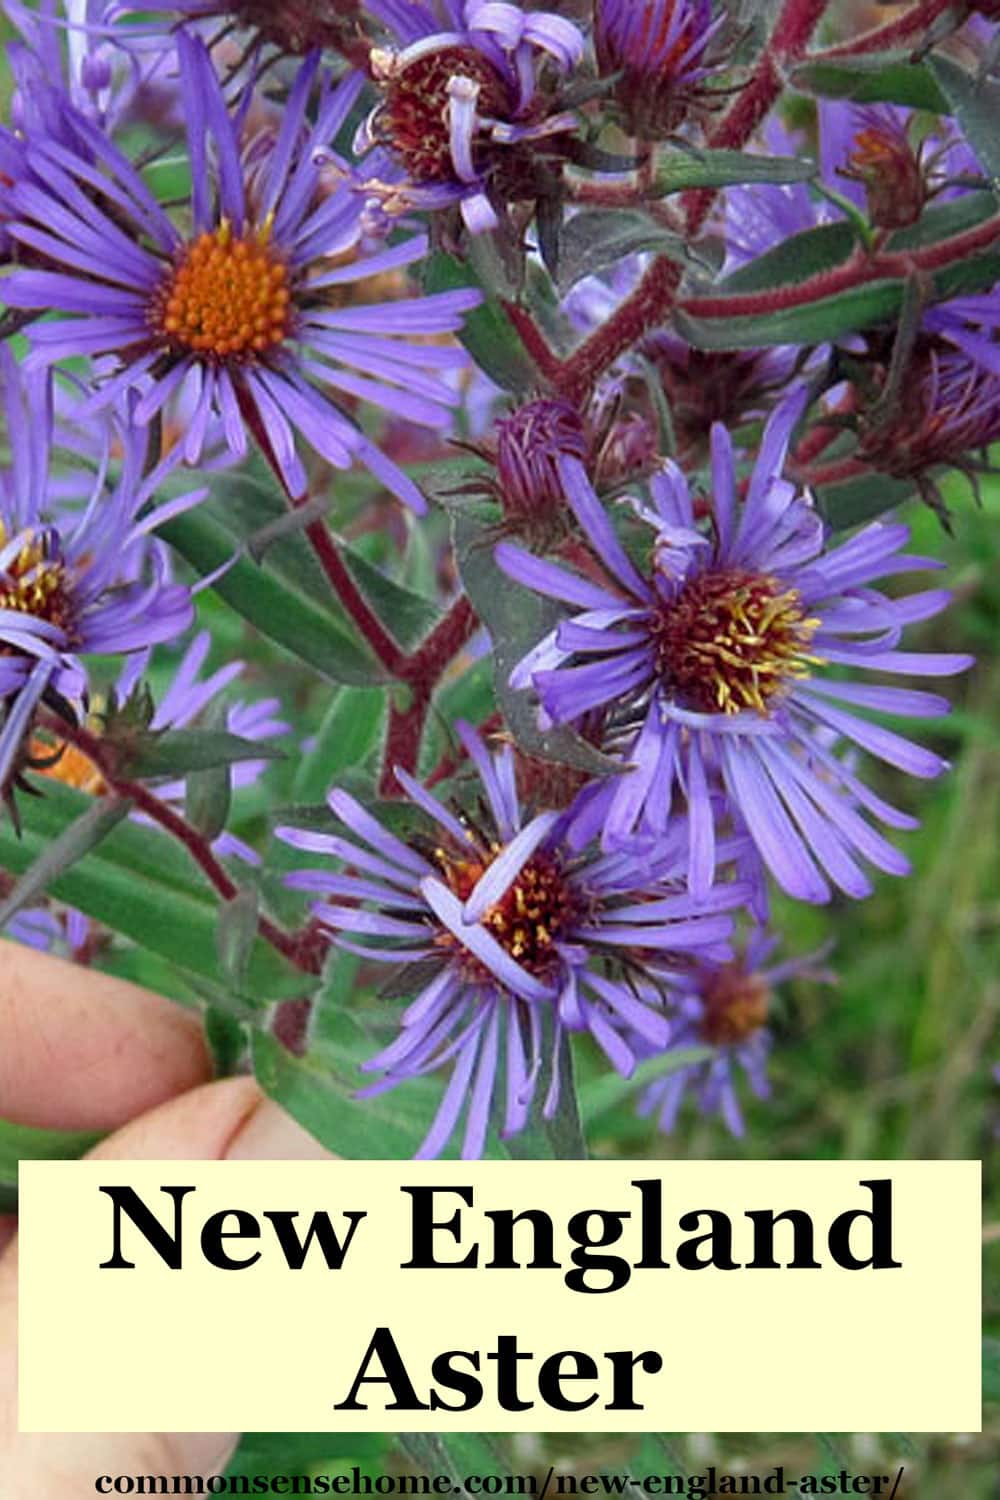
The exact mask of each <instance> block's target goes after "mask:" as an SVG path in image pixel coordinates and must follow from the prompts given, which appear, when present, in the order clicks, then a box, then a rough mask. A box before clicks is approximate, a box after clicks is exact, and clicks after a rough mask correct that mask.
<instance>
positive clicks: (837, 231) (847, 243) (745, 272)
mask: <svg viewBox="0 0 1000 1500" xmlns="http://www.w3.org/2000/svg"><path fill="white" fill-rule="evenodd" d="M856 245H857V240H856V239H855V236H854V231H853V229H852V228H851V226H850V224H847V223H843V222H841V221H839V220H838V221H837V223H835V224H820V225H818V226H817V227H816V228H815V229H804V230H803V231H802V232H801V234H793V235H792V236H791V238H790V239H787V240H782V242H781V243H780V244H779V245H775V247H774V249H773V250H768V251H766V252H765V254H763V255H758V257H757V259H756V260H752V261H750V262H749V264H748V265H745V266H741V267H740V268H739V270H738V271H734V272H733V273H732V275H731V276H727V277H726V279H725V280H724V281H721V282H720V283H719V284H718V286H717V287H715V288H714V290H715V291H716V292H718V293H720V294H722V295H725V294H726V293H727V292H740V293H743V292H770V291H774V290H775V289H776V288H777V287H782V286H797V285H798V284H799V282H802V281H808V280H809V279H810V278H811V277H813V276H820V275H822V273H823V272H824V271H832V270H834V269H835V268H836V267H837V266H842V265H843V264H844V262H845V261H846V260H848V259H849V258H850V256H851V254H852V252H853V251H854V249H855V246H856Z"/></svg>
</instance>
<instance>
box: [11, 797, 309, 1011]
mask: <svg viewBox="0 0 1000 1500" xmlns="http://www.w3.org/2000/svg"><path fill="white" fill-rule="evenodd" d="M97 805H98V806H100V803H98V804H97ZM94 806H95V803H94V800H93V799H92V798H90V797H88V796H86V795H85V794H84V793H83V792H78V791H75V790H74V789H73V788H72V787H67V786H62V785H61V784H60V783H58V782H55V781H53V782H47V783H46V786H45V795H44V796H42V797H38V798H32V799H25V801H24V802H23V804H22V808H21V812H22V823H23V834H22V837H21V838H20V839H19V838H18V837H17V836H16V834H15V833H14V830H13V829H12V828H11V827H10V826H9V824H3V825H0V869H4V870H8V871H10V872H11V873H12V874H14V875H21V874H23V873H24V872H25V871H26V870H29V869H31V868H32V866H33V865H34V864H35V863H36V861H37V860H38V859H39V858H40V857H41V856H42V855H43V854H44V853H45V851H46V850H48V849H50V848H51V846H52V844H53V843H54V842H55V841H56V840H58V839H59V838H60V836H61V835H62V834H63V833H64V832H65V830H66V828H67V826H68V825H70V824H72V823H73V822H74V821H75V820H76V819H78V818H80V817H81V816H82V815H83V814H84V813H86V812H89V811H91V810H92V809H93V807H94ZM104 810H105V811H106V807H105V809H104ZM48 893H49V894H50V895H51V896H54V897H55V898H56V899H57V900H59V901H64V902H65V903H66V904H67V905H68V906H73V907H76V908H77V909H78V910H79V911H82V912H84V913H85V914H86V915H87V916H89V917H92V918H93V919H94V920H95V921H97V922H100V923H102V924H103V925H104V926H105V927H108V928H110V929H111V930H112V931H113V932H118V933H121V934H122V935H123V936H124V937H127V938H130V939H131V940H132V941H133V942H135V943H138V944H140V945H141V946H143V947H146V948H148V949H150V950H151V951H152V952H153V953H157V954H159V955H160V956H161V957H163V958H166V959H169V960H170V961H171V962H172V963H174V964H176V965H177V966H178V967H179V968H181V969H183V970H185V971H186V972H188V973H191V974H197V975H203V976H204V977H205V978H207V979H209V980H213V981H215V982H219V981H221V980H222V977H223V976H222V974H221V972H220V968H219V961H218V956H217V953H216V926H217V922H218V914H219V901H218V897H217V895H216V893H215V892H214V891H213V890H212V888H211V886H210V885H209V884H208V882H207V881H206V880H205V879H204V877H202V876H201V874H200V873H199V872H198V870H197V869H196V868H195V866H194V864H193V862H192V861H191V859H190V857H189V856H188V854H187V853H186V852H185V850H184V849H183V848H182V847H181V846H180V845H179V844H178V843H176V842H175V841H174V840H173V839H171V838H170V837H168V835H167V834H165V833H163V832H161V830H160V829H158V828H152V827H149V826H146V825H139V824H136V823H133V822H131V821H129V820H127V819H126V820H124V821H122V822H120V823H119V824H118V826H117V827H116V828H114V829H113V830H112V831H111V833H109V834H108V835H107V836H106V837H105V838H104V839H103V840H102V842H101V843H100V844H99V845H98V846H97V847H96V848H93V849H92V850H91V851H90V852H89V853H88V854H87V856H86V858H84V859H81V860H79V861H78V862H77V863H76V864H74V865H72V866H71V867H70V868H68V869H65V870H63V871H62V872H61V873H60V874H58V875H56V876H55V878H54V879H52V880H51V882H50V883H49V885H48ZM247 986H248V991H249V997H248V998H250V999H251V1000H252V1001H253V1002H254V1003H256V1004H264V1003H266V1002H267V1001H268V1000H273V999H280V998H283V997H284V996H286V995H288V994H294V993H301V989H302V976H301V975H298V974H297V973H296V972H295V971H294V970H293V969H292V968H291V967H290V966H289V965H288V964H287V963H286V962H285V960H284V959H283V958H281V957H280V955H279V954H277V953H275V952H274V950H273V949H272V948H270V947H269V946H268V945H267V944H266V943H264V942H262V941H260V940H258V941H257V942H256V943H255V944H254V951H253V956H252V959H251V963H250V967H249V973H248V978H247Z"/></svg>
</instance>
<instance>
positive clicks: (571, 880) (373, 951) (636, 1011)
mask: <svg viewBox="0 0 1000 1500" xmlns="http://www.w3.org/2000/svg"><path fill="white" fill-rule="evenodd" d="M458 728H459V734H460V735H461V737H462V741H463V744H464V745H465V748H466V750H467V752H468V754H469V755H470V757H471V759H472V760H473V762H474V764H475V767H476V770H477V771H478V773H479V776H480V778H481V780H482V785H483V788H484V790H485V793H486V798H487V801H488V814H489V819H490V824H491V826H489V827H481V826H479V822H478V821H477V822H473V821H472V820H471V819H469V818H465V817H462V816H460V815H456V813H455V812H453V811H452V810H451V809H450V808H448V807H446V806H445V805H444V804H443V803H441V802H439V801H438V800H437V799H436V798H435V797H433V796H432V795H431V794H430V793H429V792H427V791H426V790H425V789H424V788H423V787H422V786H421V785H420V784H419V782H417V781H415V780H414V779H413V778H412V777H410V776H408V775H407V774H406V772H405V771H397V773H396V774H397V777H398V778H399V780H400V782H401V783H402V785H403V786H404V788H405V790H406V792H407V794H408V796H409V797H410V799H411V801H412V802H414V803H415V804H416V806H417V807H419V808H420V809H421V810H422V811H423V812H424V813H426V814H427V815H428V816H429V817H430V819H431V820H432V822H433V835H432V837H431V839H429V840H426V841H420V842H419V844H407V843H404V842H403V841H402V840H401V839H399V838H397V837H396V836H395V835H393V834H391V833H389V832H388V831H387V830H386V829H384V828H382V827H381V825H380V824H379V823H378V822H376V820H375V819H374V818H373V817H372V816H371V815H370V814H369V813H367V812H366V811H365V810H364V809H363V808H362V807H361V806H360V805H359V804H358V803H357V802H355V800H354V799H353V798H352V797H350V796H349V795H348V794H347V793H346V792H344V791H338V790H334V791H332V792H331V793H330V797H329V804H330V807H331V809H332V810H333V812H334V813H335V814H336V816H337V817H338V818H339V819H340V820H341V822H342V823H343V824H345V825H346V828H347V830H348V833H349V835H350V836H349V837H347V838H342V837H340V836H331V835H327V834H319V833H310V832H304V831H302V830H299V829H295V828H282V829H279V830H278V833H279V836H280V837H282V838H284V839H285V840H286V841H287V842H288V843H290V844H292V845H293V846H294V847H296V848H298V849H305V850H310V851H314V852H316V853H320V854H328V855H331V856H332V857H334V858H335V859H337V860H338V861H340V863H341V865H342V866H343V867H345V868H346V869H347V870H348V871H350V872H351V873H344V874H341V873H337V874H334V873H330V872H327V871H324V870H306V871H299V872H296V873H295V874H293V875H291V876H289V877H288V883H289V884H290V885H292V886H294V887H297V888H299V889H303V890H309V891H316V892H319V893H320V894H321V896H322V897H323V898H324V899H323V900H322V901H320V902H319V903H318V904H317V905H316V907H315V912H316V915H317V916H318V917H319V919H320V920H321V921H322V922H323V923H324V924H325V925H326V926H327V927H329V928H331V929H332V930H333V931H334V932H336V933H338V934H340V936H338V938H337V939H336V941H337V942H338V944H339V945H340V946H341V947H343V948H346V949H347V950H348V951H349V952H352V953H359V954H361V955H363V956H364V957H365V958H369V959H374V960H376V961H378V962H382V963H391V964H396V965H398V964H400V963H403V962H406V961H413V962H415V963H418V964H420V965H421V973H422V976H423V977H422V980H421V987H420V989H419V993H416V994H414V997H413V999H412V1001H411V1003H410V1004H409V1006H408V1007H407V1009H406V1011H405V1012H404V1014H403V1017H402V1025H401V1030H400V1033H399V1035H398V1037H397V1038H396V1039H395V1041H393V1042H392V1044H391V1045H390V1046H389V1047H387V1048H385V1050H384V1051H382V1052H380V1053H379V1055H378V1056H377V1057H374V1058H372V1059H371V1061H370V1062H369V1063H367V1064H366V1065H365V1066H366V1071H369V1072H374V1073H378V1074H380V1075H381V1076H380V1078H379V1079H378V1081H377V1082H376V1083H374V1084H373V1085H371V1087H369V1088H368V1089H366V1090H364V1091H363V1093H362V1095H361V1097H368V1096H370V1095H372V1094H377V1093H382V1092H384V1091H385V1090H387V1089H391V1088H395V1087H396V1086H397V1085H398V1084H400V1083H403V1082H405V1080H406V1079H408V1078H413V1077H416V1076H419V1075H422V1074H426V1073H430V1072H436V1071H437V1070H438V1069H439V1068H441V1067H443V1066H444V1065H445V1064H446V1063H449V1062H451V1063H453V1068H452V1072H451V1078H450V1082H449V1084H448V1087H447V1089H446V1091H445V1094H444V1098H443V1099H442V1102H441V1106H440V1109H439V1110H438V1113H437V1116H436V1118H435V1120H434V1123H433V1125H432V1127H431V1130H430V1132H429V1134H428V1136H427V1138H426V1140H425V1141H424V1143H423V1145H422V1146H421V1148H420V1150H419V1152H418V1155H419V1156H421V1157H433V1156H437V1155H438V1154H439V1153H440V1152H441V1151H442V1150H443V1148H444V1147H445V1145H446V1144H447V1142H448V1141H449V1139H450V1138H451V1136H452V1134H453V1132H454V1131H455V1129H456V1128H457V1125H458V1121H459V1117H460V1115H461V1114H462V1111H463V1109H465V1108H466V1106H467V1117H466V1124H465V1133H464V1138H463V1145H462V1154H463V1156H465V1157H478V1156H480V1155H481V1154H482V1150H483V1145H484V1142H485V1139H486V1131H487V1125H488V1122H489V1118H490V1111H491V1107H492V1104H493V1098H494V1094H495V1092H496V1090H497V1078H498V1069H499V1068H501V1067H502V1068H503V1069H504V1071H505V1075H506V1083H505V1087H504V1100H503V1105H502V1108H503V1127H502V1130H503V1134H504V1135H505V1136H511V1135H515V1134H517V1132H518V1131H520V1130H522V1129H523V1128H524V1126H525V1125H526V1124H527V1122H528V1118H529V1115H530V1112H531V1107H532V1101H533V1099H534V1098H535V1095H536V1092H537V1091H538V1089H539V1087H540V1079H541V1078H542V1076H543V1075H544V1076H545V1077H546V1078H547V1079H548V1080H549V1082H548V1086H547V1092H546V1094H545V1098H544V1102H543V1115H544V1117H545V1118H551V1117H552V1115H553V1114H554V1112H555V1110H556V1109H557V1107H558V1102H559V1079H560V1072H561V1067H560V1063H561V1056H562V1051H563V1049H564V1047H565V1046H566V1045H567V1042H566V1037H567V1033H569V1032H575V1031H581V1032H582V1031H586V1032H589V1033H590V1035H591V1036H592V1037H593V1039H594V1040H595V1042H596V1043H597V1045H598V1046H599V1047H600V1048H601V1050H602V1051H603V1052H604V1053H605V1055H606V1057H607V1058H608V1060H609V1061H610V1063H611V1065H612V1066H613V1067H614V1068H616V1069H617V1070H618V1071H619V1072H620V1073H623V1074H625V1075H626V1076H627V1075H628V1074H630V1073H631V1071H632V1069H633V1067H634V1065H635V1061H636V1053H635V1050H634V1047H633V1046H632V1045H631V1044H630V1043H629V1042H628V1041H627V1040H626V1033H628V1034H630V1035H633V1036H639V1037H642V1038H644V1039H645V1042H646V1044H647V1045H649V1046H652V1047H654V1048H656V1047H662V1046H665V1045H666V1044H667V1041H668V1039H669V1028H668V1026H667V1023H666V1021H665V1019H664V1016H663V1014H662V1004H661V997H660V996H659V994H658V993H657V992H655V991H654V990H653V987H652V986H649V985H646V986H645V988H644V990H643V993H642V996H641V997H640V996H639V995H638V994H637V986H636V984H635V983H634V982H633V973H634V971H636V970H637V968H638V967H640V966H641V963H642V961H643V959H644V958H646V959H648V958H649V957H650V956H651V955H654V954H655V955H658V956H661V957H662V955H663V954H664V953H667V954H672V955H674V956H677V955H680V954H687V955H690V954H695V955H696V956H697V957H699V958H704V959H706V960H708V961H710V960H712V959H719V960H722V959H724V958H725V957H726V956H727V955H728V952H729V949H728V944H727V938H728V936H729V933H730V930H731V925H732V922H731V918H730V917H729V916H728V915H726V912H727V910H728V909H729V908H731V907H733V906H735V905H737V904H739V902H740V901H741V900H742V899H743V897H744V896H745V894H746V891H745V888H744V887H743V886H742V885H741V884H740V883H739V882H735V881H734V882H731V883H729V884H728V885H722V886H720V887H719V888H718V889H717V890H716V891H714V892H713V893H712V896H711V898H710V900H709V901H707V902H705V903H695V902H694V901H693V900H692V899H691V897H690V896H689V895H688V894H687V893H686V892H685V891H683V889H679V888H678V884H677V881H676V865H677V855H678V847H679V845H678V841H677V840H671V839H670V838H668V839H667V840H665V842H664V845H663V848H662V850H661V851H660V853H659V854H658V856H657V857H656V858H653V859H650V860H648V861H645V862H643V863H642V864H641V865H637V863H636V860H635V858H634V857H632V856H631V855H630V854H628V853H622V854H613V855H607V854H600V853H596V852H593V853H591V854H578V853H575V852H573V851H571V850H570V849H569V848H568V847H567V845H566V843H565V840H564V838H563V831H564V828H565V823H566V818H565V815H564V814H561V813H559V812H555V811H546V812H541V813H538V814H537V815H536V816H534V817H531V818H528V819H527V820H526V819H525V816H524V814H523V812H522V809H521V806H520V802H519V798H518V795H517V791H516V787H515V762H514V754H513V751H512V750H511V748H510V747H509V746H506V747H504V748H503V749H502V750H501V751H500V752H499V753H498V754H496V755H491V754H489V753H488V751H487V750H486V747H485V746H484V744H483V742H482V740H481V739H480V738H479V736H478V735H477V734H476V733H475V732H474V731H473V730H471V729H470V728H469V727H468V726H466V725H460V726H458ZM681 847H682V846H681ZM338 898H339V900H338ZM334 903H337V904H334ZM340 903H342V904H340ZM362 903H363V904H362ZM344 934H346V936H345V935H344ZM427 965H431V966H432V973H431V974H430V975H428V974H427V972H426V966H427ZM547 1022H549V1023H551V1024H547ZM546 1036H548V1040H545V1037H546ZM501 1059H502V1061H501Z"/></svg>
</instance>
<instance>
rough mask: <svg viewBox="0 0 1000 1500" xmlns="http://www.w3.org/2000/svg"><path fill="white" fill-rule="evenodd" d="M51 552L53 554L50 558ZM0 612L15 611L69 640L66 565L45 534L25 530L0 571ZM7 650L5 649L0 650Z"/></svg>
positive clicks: (2, 537)
mask: <svg viewBox="0 0 1000 1500" xmlns="http://www.w3.org/2000/svg"><path fill="white" fill-rule="evenodd" d="M8 540H9V538H8V533H7V527H6V526H5V524H4V523H3V521H0V548H2V547H5V546H6V545H7V542H8ZM53 553H55V554H56V555H54V556H53V555H52V554H53ZM0 609H10V610H16V611H17V613H18V614H23V615H30V616H31V617H32V618H33V619H36V620H47V621H48V623H49V624H50V625H57V626H58V627H59V629H60V630H64V631H65V632H66V635H67V636H68V637H69V638H70V639H72V636H73V600H72V591H71V588H70V579H69V575H68V572H67V569H66V564H65V563H64V562H63V560H62V558H61V557H59V555H58V551H57V544H56V542H55V539H54V537H53V534H52V533H51V532H49V531H38V532H35V531H30V530H28V531H25V532H24V533H23V537H22V544H21V547H20V550H19V551H18V552H17V553H16V554H15V556H14V557H13V558H12V559H11V560H10V561H9V562H8V563H7V565H6V567H5V568H4V569H3V570H2V571H0ZM0 650H7V651H9V650H10V648H9V647H5V648H0Z"/></svg>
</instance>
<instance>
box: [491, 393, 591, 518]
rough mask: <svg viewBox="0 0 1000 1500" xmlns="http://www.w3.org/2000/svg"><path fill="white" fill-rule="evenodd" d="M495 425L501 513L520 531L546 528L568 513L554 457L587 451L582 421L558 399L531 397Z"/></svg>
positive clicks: (572, 408) (564, 402) (576, 454)
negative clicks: (532, 399) (535, 399)
mask: <svg viewBox="0 0 1000 1500" xmlns="http://www.w3.org/2000/svg"><path fill="white" fill-rule="evenodd" d="M496 427H497V457H496V463H497V478H498V489H499V495H500V503H501V505H502V506H503V511H504V516H505V517H506V518H507V520H508V521H509V522H510V523H511V524H512V526H513V527H514V528H516V529H519V530H532V529H535V528H539V527H540V528H543V529H544V528H547V527H550V526H551V525H552V524H553V522H557V521H558V520H559V519H560V518H561V517H563V516H564V515H565V513H566V501H565V498H564V496H563V486H562V480H561V479H560V477H559V470H558V467H557V460H558V457H559V454H560V453H568V454H571V455H573V456H575V457H576V458H585V457H586V455H587V438H586V434H585V432H584V426H583V419H582V418H581V416H580V413H579V412H578V411H577V409H576V407H575V406H572V405H571V404H570V403H569V402H568V401H563V400H561V399H560V398H542V399H540V400H538V401H529V402H527V403H526V404H525V405H524V406H521V407H519V408H518V409H517V411H515V412H514V413H512V415H511V416H509V417H503V418H501V420H500V421H498V422H497V424H496Z"/></svg>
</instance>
